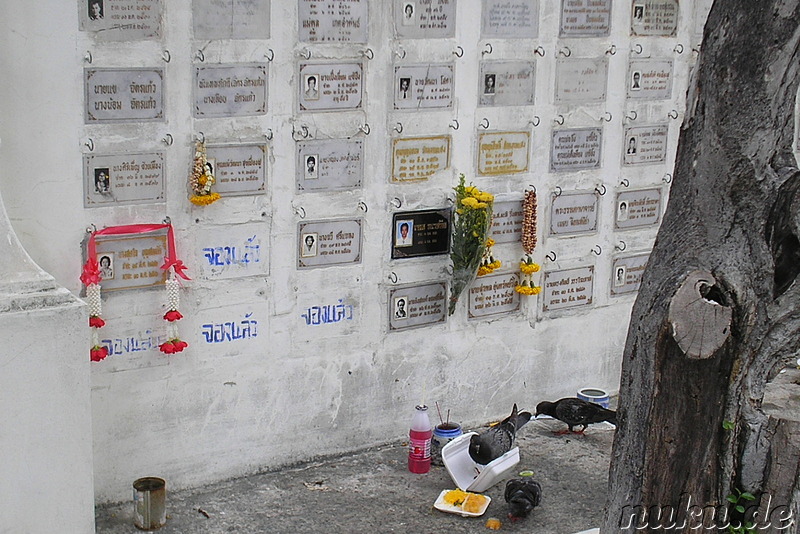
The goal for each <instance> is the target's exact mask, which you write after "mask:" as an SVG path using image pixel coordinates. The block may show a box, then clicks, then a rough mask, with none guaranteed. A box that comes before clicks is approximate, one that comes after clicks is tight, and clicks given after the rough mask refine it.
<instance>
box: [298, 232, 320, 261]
mask: <svg viewBox="0 0 800 534" xmlns="http://www.w3.org/2000/svg"><path fill="white" fill-rule="evenodd" d="M300 241H301V242H302V243H301V245H300V247H301V248H300V257H302V258H313V257H314V256H316V255H317V234H316V232H313V233H308V234H303V235H301V236H300Z"/></svg>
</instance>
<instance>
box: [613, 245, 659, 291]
mask: <svg viewBox="0 0 800 534" xmlns="http://www.w3.org/2000/svg"><path fill="white" fill-rule="evenodd" d="M648 259H650V253H649V252H646V253H643V254H632V255H629V256H618V257H616V258H614V260H613V262H612V266H611V285H610V286H609V287H610V288H611V290H610V293H611V296H612V297H614V296H619V295H626V294H630V293H635V292H636V291H639V286H640V285H641V283H642V274H643V273H644V269H645V267H647V260H648Z"/></svg>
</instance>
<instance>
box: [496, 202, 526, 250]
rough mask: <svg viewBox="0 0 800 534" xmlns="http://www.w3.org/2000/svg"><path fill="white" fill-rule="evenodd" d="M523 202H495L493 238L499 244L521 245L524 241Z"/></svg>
mask: <svg viewBox="0 0 800 534" xmlns="http://www.w3.org/2000/svg"><path fill="white" fill-rule="evenodd" d="M523 218H524V212H523V211H522V200H508V201H504V202H497V201H495V202H494V206H493V209H492V234H491V236H490V237H491V238H492V239H494V240H495V242H497V243H519V242H520V241H521V240H522V219H523Z"/></svg>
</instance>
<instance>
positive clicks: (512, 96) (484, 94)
mask: <svg viewBox="0 0 800 534" xmlns="http://www.w3.org/2000/svg"><path fill="white" fill-rule="evenodd" d="M534 69H535V64H534V63H533V62H532V61H481V63H480V72H481V74H480V79H479V83H480V86H479V87H478V95H479V98H478V105H479V106H532V105H533V96H534V91H535V85H534V82H535V81H534Z"/></svg>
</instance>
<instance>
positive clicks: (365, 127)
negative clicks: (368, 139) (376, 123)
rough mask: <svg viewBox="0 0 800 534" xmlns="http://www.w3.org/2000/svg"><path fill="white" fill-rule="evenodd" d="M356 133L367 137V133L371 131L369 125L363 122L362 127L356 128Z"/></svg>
mask: <svg viewBox="0 0 800 534" xmlns="http://www.w3.org/2000/svg"><path fill="white" fill-rule="evenodd" d="M358 131H359V132H361V133H363V134H364V135H369V132H371V131H372V129H371V128H370V127H369V123H368V122H365V123H364V124H363V125H361V126H359V127H358Z"/></svg>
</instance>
